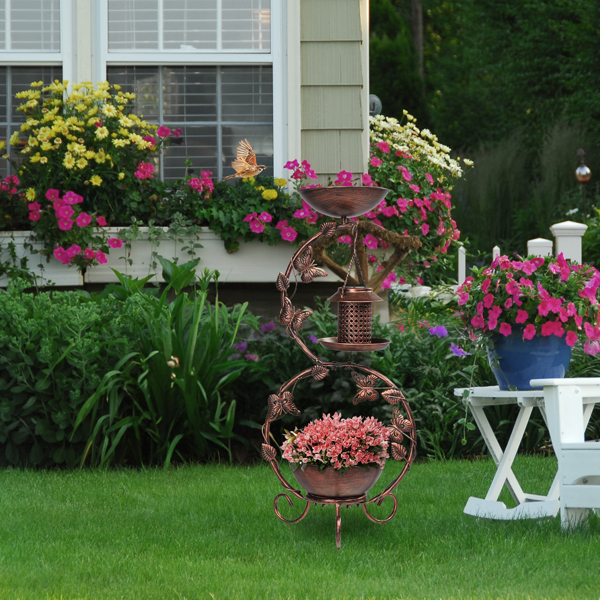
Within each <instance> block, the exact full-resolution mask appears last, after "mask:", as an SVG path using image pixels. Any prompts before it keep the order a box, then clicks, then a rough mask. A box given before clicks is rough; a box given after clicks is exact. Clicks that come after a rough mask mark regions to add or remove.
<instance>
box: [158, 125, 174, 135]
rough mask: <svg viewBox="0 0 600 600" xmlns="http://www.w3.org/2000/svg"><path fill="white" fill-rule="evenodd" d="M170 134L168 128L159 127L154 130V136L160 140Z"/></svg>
mask: <svg viewBox="0 0 600 600" xmlns="http://www.w3.org/2000/svg"><path fill="white" fill-rule="evenodd" d="M170 133H171V130H170V129H169V128H168V127H165V126H164V125H161V126H160V127H159V128H158V129H157V130H156V135H157V136H158V137H161V138H165V137H167V136H169V134H170Z"/></svg>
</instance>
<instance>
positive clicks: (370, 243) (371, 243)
mask: <svg viewBox="0 0 600 600" xmlns="http://www.w3.org/2000/svg"><path fill="white" fill-rule="evenodd" d="M363 242H364V244H365V246H366V247H367V248H371V250H374V249H375V248H377V238H376V237H374V236H372V235H371V234H370V233H369V234H368V235H366V236H365V237H364V239H363Z"/></svg>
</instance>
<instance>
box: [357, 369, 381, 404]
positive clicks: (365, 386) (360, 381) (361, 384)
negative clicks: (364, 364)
mask: <svg viewBox="0 0 600 600" xmlns="http://www.w3.org/2000/svg"><path fill="white" fill-rule="evenodd" d="M352 379H354V381H356V384H357V385H358V388H359V389H358V393H357V394H356V396H354V401H353V404H358V403H360V402H364V401H365V400H369V401H370V402H374V401H375V400H377V398H378V397H379V394H378V393H377V392H376V391H375V389H374V388H375V386H376V385H377V382H378V381H379V377H377V376H375V375H362V374H360V373H357V372H356V371H352Z"/></svg>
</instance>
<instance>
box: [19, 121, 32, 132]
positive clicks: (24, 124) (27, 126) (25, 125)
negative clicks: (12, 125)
mask: <svg viewBox="0 0 600 600" xmlns="http://www.w3.org/2000/svg"><path fill="white" fill-rule="evenodd" d="M30 129H31V125H27V123H23V125H21V131H22V132H25V131H29V130H30Z"/></svg>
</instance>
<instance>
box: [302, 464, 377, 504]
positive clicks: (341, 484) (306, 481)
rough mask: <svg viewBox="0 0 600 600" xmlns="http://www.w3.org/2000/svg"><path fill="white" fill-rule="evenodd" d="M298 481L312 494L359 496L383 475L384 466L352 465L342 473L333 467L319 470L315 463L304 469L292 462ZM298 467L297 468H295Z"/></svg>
mask: <svg viewBox="0 0 600 600" xmlns="http://www.w3.org/2000/svg"><path fill="white" fill-rule="evenodd" d="M290 466H291V467H292V473H293V474H294V477H295V478H296V481H297V482H298V483H299V484H300V485H301V486H302V487H303V488H304V489H305V490H306V491H307V492H308V493H309V494H310V495H311V496H318V497H320V498H358V497H360V496H364V495H365V494H366V493H367V492H368V491H369V490H370V489H371V488H372V487H373V486H374V485H375V482H376V481H377V480H378V479H379V477H380V476H381V473H382V472H383V467H381V468H379V467H377V466H370V467H366V466H365V467H350V468H349V469H348V470H347V471H346V472H344V473H341V474H340V472H339V471H336V470H335V469H334V468H333V467H327V468H326V469H324V470H323V471H319V467H317V466H315V465H306V467H305V469H304V471H303V470H302V468H301V467H300V466H299V465H298V464H297V463H293V464H292V463H290ZM294 466H295V467H297V468H296V470H294V469H293V468H294Z"/></svg>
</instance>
